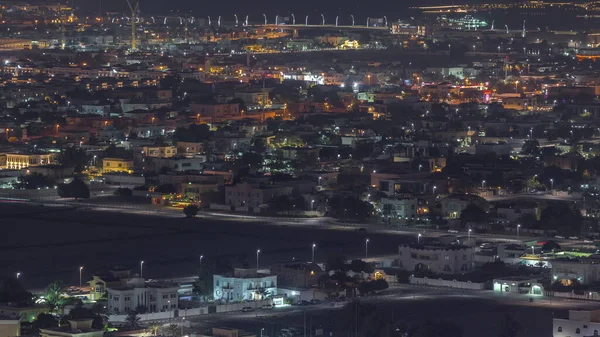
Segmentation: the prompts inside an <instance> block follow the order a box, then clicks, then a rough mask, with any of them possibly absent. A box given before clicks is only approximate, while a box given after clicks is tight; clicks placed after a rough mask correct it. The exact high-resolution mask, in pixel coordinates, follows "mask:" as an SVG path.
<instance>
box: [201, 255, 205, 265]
mask: <svg viewBox="0 0 600 337" xmlns="http://www.w3.org/2000/svg"><path fill="white" fill-rule="evenodd" d="M203 258H204V255H202V254H200V264H202V259H203Z"/></svg>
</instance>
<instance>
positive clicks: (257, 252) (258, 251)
mask: <svg viewBox="0 0 600 337" xmlns="http://www.w3.org/2000/svg"><path fill="white" fill-rule="evenodd" d="M259 254H260V249H257V250H256V270H258V256H259Z"/></svg>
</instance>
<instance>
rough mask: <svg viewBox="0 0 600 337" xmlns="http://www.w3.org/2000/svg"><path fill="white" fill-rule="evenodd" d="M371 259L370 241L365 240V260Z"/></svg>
mask: <svg viewBox="0 0 600 337" xmlns="http://www.w3.org/2000/svg"><path fill="white" fill-rule="evenodd" d="M368 257H369V239H365V259H366V258H368Z"/></svg>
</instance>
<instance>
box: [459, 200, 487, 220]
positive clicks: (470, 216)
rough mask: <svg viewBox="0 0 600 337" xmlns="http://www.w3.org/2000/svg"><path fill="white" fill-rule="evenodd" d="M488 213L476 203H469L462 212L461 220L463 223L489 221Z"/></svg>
mask: <svg viewBox="0 0 600 337" xmlns="http://www.w3.org/2000/svg"><path fill="white" fill-rule="evenodd" d="M487 217H488V215H487V213H486V212H485V211H484V210H482V209H481V208H479V206H477V205H475V204H469V205H467V207H466V208H465V209H463V210H462V212H460V220H461V221H462V223H463V224H465V223H467V222H476V223H483V222H486V221H487Z"/></svg>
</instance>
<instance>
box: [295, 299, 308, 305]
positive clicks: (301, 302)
mask: <svg viewBox="0 0 600 337" xmlns="http://www.w3.org/2000/svg"><path fill="white" fill-rule="evenodd" d="M308 304H309V303H308V301H304V300H302V301H298V305H308Z"/></svg>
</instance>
